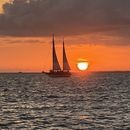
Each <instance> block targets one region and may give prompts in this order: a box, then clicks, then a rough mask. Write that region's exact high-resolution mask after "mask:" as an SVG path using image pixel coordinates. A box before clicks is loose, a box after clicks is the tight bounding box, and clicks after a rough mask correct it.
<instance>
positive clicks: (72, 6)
mask: <svg viewBox="0 0 130 130" xmlns="http://www.w3.org/2000/svg"><path fill="white" fill-rule="evenodd" d="M8 1H9V0H0V71H1V72H14V71H42V70H49V69H50V68H51V43H52V33H55V36H56V39H55V40H56V49H57V55H58V57H59V61H60V63H62V37H63V36H64V37H65V46H66V52H67V57H68V60H69V63H70V66H71V69H72V71H77V67H76V64H77V61H78V59H86V60H87V61H88V62H89V70H90V71H124V70H130V51H129V50H130V38H129V34H130V1H129V0H114V1H113V0H100V1H99V0H82V2H81V1H79V0H55V1H54V0H44V1H43V0H28V1H27V0H12V1H10V2H8Z"/></svg>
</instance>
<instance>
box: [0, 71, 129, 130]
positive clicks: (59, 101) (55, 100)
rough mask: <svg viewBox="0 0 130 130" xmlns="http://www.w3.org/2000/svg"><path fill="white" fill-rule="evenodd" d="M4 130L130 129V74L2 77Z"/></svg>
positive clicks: (0, 99)
mask: <svg viewBox="0 0 130 130" xmlns="http://www.w3.org/2000/svg"><path fill="white" fill-rule="evenodd" d="M0 130H130V72H109V73H108V72H100V73H99V72H97V73H87V74H74V75H73V76H72V77H71V78H50V77H48V76H47V75H45V74H0Z"/></svg>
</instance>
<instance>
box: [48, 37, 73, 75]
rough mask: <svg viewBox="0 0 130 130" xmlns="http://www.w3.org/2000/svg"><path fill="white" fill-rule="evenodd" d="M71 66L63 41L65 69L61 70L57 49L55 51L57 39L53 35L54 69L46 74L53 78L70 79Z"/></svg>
mask: <svg viewBox="0 0 130 130" xmlns="http://www.w3.org/2000/svg"><path fill="white" fill-rule="evenodd" d="M70 70H71V69H70V66H69V63H68V60H67V56H66V51H65V43H64V39H63V68H62V69H61V67H60V64H59V61H58V58H57V55H56V49H55V39H54V35H53V40H52V69H51V70H50V71H49V72H48V73H46V74H47V75H49V76H51V77H70V76H71V72H70Z"/></svg>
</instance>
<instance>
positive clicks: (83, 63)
mask: <svg viewBox="0 0 130 130" xmlns="http://www.w3.org/2000/svg"><path fill="white" fill-rule="evenodd" d="M88 66H89V63H88V62H86V61H78V63H77V67H78V69H79V70H80V71H85V70H87V69H88Z"/></svg>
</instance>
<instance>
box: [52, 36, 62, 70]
mask: <svg viewBox="0 0 130 130" xmlns="http://www.w3.org/2000/svg"><path fill="white" fill-rule="evenodd" d="M52 53H53V54H52V69H53V71H61V67H60V64H59V62H58V59H57V55H56V50H55V40H54V34H53V40H52Z"/></svg>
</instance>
